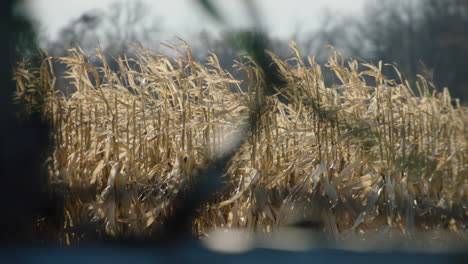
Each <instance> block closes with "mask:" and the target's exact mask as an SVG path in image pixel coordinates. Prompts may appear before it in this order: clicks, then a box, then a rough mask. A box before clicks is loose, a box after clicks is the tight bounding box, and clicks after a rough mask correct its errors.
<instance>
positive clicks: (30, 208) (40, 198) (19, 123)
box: [0, 0, 56, 243]
mask: <svg viewBox="0 0 468 264" xmlns="http://www.w3.org/2000/svg"><path fill="white" fill-rule="evenodd" d="M18 2H20V1H13V0H5V1H2V2H1V4H0V5H1V8H0V19H1V23H0V28H1V34H2V36H3V37H4V39H3V41H1V42H0V52H1V53H2V54H1V58H3V63H2V65H1V72H0V79H1V83H2V85H1V87H0V124H1V130H0V141H1V142H0V146H1V149H0V175H1V177H2V179H1V183H2V188H1V190H0V201H2V205H1V213H0V242H2V243H11V242H32V241H33V240H34V238H33V233H34V222H35V221H34V219H35V218H38V217H40V216H45V215H53V214H55V212H54V210H55V208H56V207H55V206H54V205H53V203H48V201H47V200H48V198H47V197H48V196H47V195H46V193H47V192H46V188H47V174H46V173H45V171H44V166H43V165H42V164H43V162H44V159H45V157H46V155H45V154H46V151H47V148H48V144H49V140H48V137H49V128H48V125H47V124H45V123H44V122H42V121H41V118H40V115H39V114H32V115H30V116H28V117H27V118H21V119H20V118H18V116H17V115H18V113H19V112H20V107H19V106H17V105H14V104H13V103H12V96H13V92H14V90H15V84H14V82H13V81H12V80H11V79H12V66H13V65H14V60H17V59H19V56H20V54H21V55H23V54H22V53H23V51H25V50H21V49H22V48H23V47H26V46H27V47H26V48H27V49H29V50H31V47H34V41H33V39H34V36H31V34H33V31H32V30H29V31H28V29H31V28H32V27H31V25H30V23H29V21H28V20H27V19H26V18H25V17H21V16H19V15H18V14H15V13H14V12H13V9H14V6H15V4H18ZM23 44H24V45H26V46H22V45H23ZM39 212H40V213H39ZM52 218H53V217H51V218H50V219H52Z"/></svg>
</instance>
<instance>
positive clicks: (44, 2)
mask: <svg viewBox="0 0 468 264" xmlns="http://www.w3.org/2000/svg"><path fill="white" fill-rule="evenodd" d="M115 1H116V0H26V2H27V8H28V10H30V11H31V13H32V14H33V15H34V16H35V17H36V18H37V19H38V21H39V22H40V23H41V25H42V27H43V29H44V30H46V31H47V33H48V35H49V36H52V37H56V36H57V32H58V30H59V29H60V28H62V27H63V26H65V25H66V24H67V23H68V22H69V21H70V20H72V19H76V18H78V17H79V16H80V15H81V14H83V13H84V12H86V11H88V10H91V9H95V8H108V7H109V6H110V4H111V3H113V2H115ZM117 1H124V2H125V1H133V0H117ZM142 2H144V3H147V4H148V7H149V8H150V9H151V14H152V16H154V18H155V20H157V21H160V22H161V25H162V27H164V29H165V31H164V33H166V34H175V35H178V36H181V37H183V38H186V37H190V36H191V35H193V34H196V33H198V32H200V31H201V30H202V29H207V30H208V31H217V28H218V29H219V27H217V26H216V24H215V23H214V22H213V21H212V20H211V19H210V18H209V17H207V16H206V15H205V13H203V12H202V11H201V9H200V8H199V6H198V5H197V3H196V1H195V0H142ZM214 2H217V4H218V5H219V7H220V8H221V10H222V12H223V15H225V16H226V17H227V18H228V19H229V20H230V21H236V23H235V26H238V27H242V26H244V27H245V26H249V25H250V24H251V23H250V21H249V19H248V16H246V15H245V13H246V12H245V8H244V6H243V5H242V4H243V3H244V1H243V0H217V1H216V0H215V1H214ZM253 2H254V4H255V5H256V6H257V7H258V10H259V15H260V17H261V20H262V21H263V23H264V25H263V26H264V27H266V28H267V30H268V31H269V33H270V34H271V35H273V36H277V37H281V38H286V39H287V38H290V37H291V35H292V34H293V33H295V32H307V31H310V30H313V29H314V27H317V26H318V24H319V23H320V22H321V20H320V19H321V18H322V19H323V14H324V13H325V10H328V11H329V12H331V13H332V14H333V15H334V16H335V15H336V16H342V15H346V16H359V15H360V14H361V13H362V11H363V6H364V3H365V2H366V0H254V1H253ZM194 11H195V12H194ZM237 21H241V23H238V22H237Z"/></svg>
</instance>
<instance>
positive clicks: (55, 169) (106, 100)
mask: <svg viewBox="0 0 468 264" xmlns="http://www.w3.org/2000/svg"><path fill="white" fill-rule="evenodd" d="M171 48H172V49H173V50H175V51H177V52H178V56H177V57H176V58H172V57H168V56H165V55H162V54H155V53H154V52H153V51H150V50H146V49H143V48H140V49H137V50H136V51H135V52H134V54H133V55H134V56H132V57H131V58H126V57H119V58H117V62H118V65H119V70H118V71H112V70H111V69H110V67H109V65H108V62H107V61H106V59H105V56H104V54H103V53H102V51H100V50H97V51H96V52H97V53H96V54H94V55H93V56H97V57H98V58H99V59H100V60H101V61H102V64H103V66H102V67H97V66H95V65H93V64H90V63H89V61H90V60H89V59H90V57H91V55H88V54H85V53H84V52H83V51H82V50H80V49H79V48H75V49H71V50H70V51H69V56H67V57H62V58H59V60H60V61H61V62H62V63H65V64H67V65H68V70H67V72H66V76H67V78H69V79H70V80H71V81H72V84H73V86H74V88H73V89H72V87H70V92H68V93H67V92H64V89H61V91H58V90H57V89H56V87H55V82H56V77H55V76H54V75H53V65H52V61H51V58H45V59H44V60H43V63H42V65H41V66H40V67H35V68H34V67H32V66H30V64H28V63H27V62H22V63H19V64H18V66H17V68H16V71H15V73H16V74H15V81H16V83H17V94H16V99H17V100H18V101H19V102H22V103H24V104H25V106H26V108H28V107H30V108H31V109H32V108H33V106H34V104H35V103H36V101H35V100H36V99H34V98H36V97H35V95H37V94H38V93H40V94H41V96H40V98H42V99H43V100H44V102H45V107H44V108H43V115H44V118H46V119H47V120H48V121H49V122H50V124H51V126H52V130H53V132H52V133H51V138H52V139H53V143H54V146H53V149H52V151H51V152H50V154H49V158H48V159H47V162H46V166H47V168H48V171H49V174H50V184H51V186H53V188H54V189H55V190H56V191H58V192H60V193H62V194H63V195H64V197H65V203H64V205H63V206H64V216H63V222H62V226H61V228H60V230H58V232H57V238H58V239H59V240H60V241H61V242H62V243H64V244H73V243H75V242H77V241H79V240H80V239H81V236H80V235H79V231H77V230H79V228H80V227H81V226H86V225H89V223H92V224H93V226H94V228H95V229H96V230H97V231H96V232H97V233H99V234H105V235H108V236H120V237H125V236H143V237H145V236H151V234H153V233H154V232H156V231H157V230H158V228H160V227H161V225H160V223H161V222H163V221H164V219H165V218H166V217H168V215H170V213H171V208H172V206H173V201H174V199H175V197H176V196H177V195H178V194H179V193H180V192H182V191H184V190H185V189H186V188H190V186H191V183H192V182H193V180H194V179H196V178H197V177H199V176H200V175H199V172H200V171H201V169H203V168H205V167H206V166H207V164H209V162H210V161H211V160H213V159H214V158H215V157H217V156H219V155H222V154H223V153H224V152H226V151H227V150H229V148H230V146H232V144H235V142H237V141H238V140H239V138H242V137H247V139H246V140H245V141H244V143H243V145H242V147H241V148H240V150H239V151H238V152H237V153H236V154H235V156H234V157H233V158H232V159H231V160H230V162H229V165H228V168H227V169H226V174H225V175H223V183H224V186H223V188H222V189H221V190H220V191H219V193H217V194H216V195H215V198H214V199H213V200H212V201H211V202H210V203H208V204H206V205H205V206H204V207H203V208H201V209H200V214H199V216H198V218H197V219H196V220H195V221H194V222H193V233H194V235H195V236H198V237H203V236H205V235H206V234H207V233H208V232H209V231H210V230H212V229H213V228H242V229H247V230H252V231H255V232H267V233H269V232H273V231H274V230H275V229H277V228H278V227H281V226H287V225H290V224H294V223H295V222H307V221H315V222H319V223H321V225H320V226H319V228H320V229H321V230H323V231H324V232H325V234H326V235H327V237H329V238H332V239H343V238H346V237H347V236H351V235H358V236H365V235H366V234H370V233H379V234H388V236H392V235H393V234H398V235H402V236H404V237H408V238H414V237H416V236H417V235H418V233H419V232H422V231H430V232H432V233H431V234H442V233H444V234H447V233H448V234H451V235H454V236H455V237H457V238H458V239H461V240H463V241H466V239H467V234H466V224H467V217H468V215H467V190H468V177H467V175H468V117H467V113H468V109H467V108H466V107H463V106H460V105H459V104H457V103H456V102H457V101H456V100H455V103H453V101H454V100H453V99H452V98H451V97H450V95H449V92H448V90H446V89H445V90H443V92H436V91H435V89H434V87H433V85H432V84H431V82H429V81H427V80H425V79H424V78H423V77H421V76H418V81H417V82H416V85H414V86H413V87H410V84H409V82H407V81H405V80H404V79H402V78H401V79H399V80H390V79H387V78H386V77H385V76H384V75H383V74H382V68H383V67H392V66H390V65H384V64H382V63H379V64H378V65H376V66H374V65H370V64H365V63H358V62H357V61H355V60H351V61H348V60H344V58H343V56H342V55H341V54H340V53H339V52H337V51H332V52H331V55H330V57H329V58H328V62H327V64H326V66H325V67H326V68H328V69H329V70H331V71H332V72H333V74H334V76H335V77H336V78H335V79H336V80H338V81H337V83H336V84H334V85H331V86H330V87H327V86H326V85H325V82H324V78H323V76H322V70H324V68H323V67H322V66H319V65H318V64H317V63H316V62H315V60H314V58H313V57H308V59H306V61H304V60H303V59H301V58H302V55H301V53H300V51H299V50H298V49H297V47H296V46H295V44H294V43H291V50H292V51H293V53H292V54H293V55H292V57H291V58H290V59H288V60H286V61H284V60H281V59H280V58H279V57H277V56H276V55H275V54H273V53H271V52H269V53H268V55H269V56H271V57H272V59H273V61H274V63H275V64H276V65H277V66H278V68H279V70H280V72H281V73H282V74H283V75H284V77H285V79H286V81H287V85H286V86H285V87H282V88H280V89H277V92H278V93H281V94H282V95H283V97H284V98H287V101H288V103H285V102H284V100H279V99H278V97H277V96H274V95H266V94H262V93H261V90H260V89H259V87H261V86H262V85H264V83H262V78H261V76H262V74H263V73H262V72H261V70H259V68H258V67H257V66H256V65H255V63H254V62H253V61H252V60H251V59H250V58H249V57H243V58H242V59H240V60H239V61H236V62H234V63H235V67H236V68H237V69H238V70H239V71H243V72H245V76H247V77H246V79H244V80H236V79H235V78H233V77H232V75H231V74H230V73H229V72H227V71H225V70H224V69H222V68H221V67H220V64H219V61H218V59H217V57H216V55H215V54H212V55H211V56H210V57H208V58H207V59H206V63H204V64H201V63H199V62H196V61H194V60H193V59H192V54H191V51H190V48H189V47H188V46H186V45H185V44H182V45H180V46H172V47H171ZM395 72H397V73H398V71H397V69H395ZM371 79H372V80H371ZM370 80H371V81H370ZM370 83H372V85H371V84H370ZM413 91H416V93H417V94H419V95H418V96H416V95H415V93H414V92H413ZM255 105H261V109H260V111H259V114H258V120H257V122H256V126H255V128H254V129H253V130H251V131H250V132H245V129H243V128H244V127H245V126H246V124H247V123H248V122H249V113H250V112H251V111H252V109H253V108H254V106H255ZM434 236H436V235H434Z"/></svg>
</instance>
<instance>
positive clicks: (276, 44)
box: [45, 0, 468, 103]
mask: <svg viewBox="0 0 468 264" xmlns="http://www.w3.org/2000/svg"><path fill="white" fill-rule="evenodd" d="M259 8H262V7H261V6H260V7H259ZM147 10H149V8H147V7H145V5H144V4H143V3H141V2H138V1H135V2H131V3H126V4H119V3H116V4H114V5H113V6H112V7H110V8H108V9H106V11H103V10H93V11H90V12H87V13H84V14H83V15H82V16H81V17H79V18H77V19H75V20H73V21H72V22H71V23H70V24H68V25H67V26H66V27H64V28H63V29H62V30H61V33H60V37H59V38H58V39H56V40H50V39H49V40H46V41H45V43H46V44H45V45H46V47H47V48H48V50H49V52H50V53H51V54H52V55H57V56H60V55H64V54H65V53H66V50H67V49H68V48H69V47H70V46H72V45H74V44H75V43H76V44H79V45H80V47H82V48H83V49H84V50H87V51H91V52H92V50H93V49H94V48H95V47H97V46H100V47H101V48H103V49H104V51H105V52H106V53H107V54H109V59H110V60H111V61H112V57H113V56H114V57H115V56H116V55H118V54H122V53H126V52H128V51H129V46H128V45H124V43H128V42H136V43H140V44H142V45H143V46H145V47H147V48H154V49H157V48H158V47H159V44H158V41H157V38H158V37H160V33H161V29H162V28H163V24H161V23H160V21H158V20H153V19H152V18H151V17H150V15H149V13H148V12H147ZM201 30H202V29H201ZM226 41H228V40H226V38H222V37H221V38H219V37H214V36H213V35H211V34H210V33H208V32H207V31H200V33H199V34H198V35H197V36H195V37H193V39H192V40H191V41H190V44H191V46H192V48H193V50H194V54H195V56H196V58H197V59H200V60H202V59H203V58H205V56H206V55H207V53H208V51H214V52H215V53H216V54H217V55H218V57H219V59H220V62H221V64H222V66H224V67H225V68H226V69H228V70H232V64H233V60H234V59H237V58H238V57H239V54H238V53H237V52H236V51H234V50H232V49H231V48H230V47H231V46H230V45H226V44H227V43H226ZM288 41H289V40H287V39H272V38H270V39H269V43H270V48H272V49H273V50H274V51H275V52H276V53H278V54H279V55H280V56H288V54H289V51H288ZM296 41H297V42H298V44H299V47H300V48H301V49H302V50H303V52H304V53H303V54H304V55H305V56H306V55H314V56H316V57H317V60H318V61H319V62H320V63H325V59H326V57H327V54H328V52H327V50H326V49H325V48H324V47H325V46H326V45H328V44H330V45H332V46H334V47H336V48H337V49H339V50H341V51H343V52H344V53H345V54H346V55H350V56H353V57H359V58H362V59H364V60H366V61H371V62H378V61H380V60H382V61H383V62H386V63H395V64H396V65H397V66H398V68H399V70H400V71H401V72H402V73H403V75H404V77H405V78H406V79H408V80H410V81H414V80H415V79H416V77H415V76H416V75H417V74H421V75H423V76H424V77H426V78H429V79H431V80H433V81H434V82H435V84H436V86H437V87H438V88H443V87H449V89H450V91H451V93H452V95H453V96H454V97H457V98H460V99H461V100H462V102H464V103H466V102H467V100H468V88H467V87H468V0H445V1H438V0H380V1H369V2H368V3H367V5H366V10H365V12H364V15H363V16H360V17H347V16H345V17H343V16H337V15H334V14H331V13H330V14H329V15H328V16H326V17H325V18H323V19H322V23H321V26H320V27H319V29H318V30H317V31H315V32H310V33H308V34H303V35H301V36H297V39H296ZM116 67H117V65H116ZM231 72H232V71H231ZM386 73H388V75H390V76H392V74H394V72H393V70H391V69H390V68H388V69H387V71H386ZM392 77H393V76H392ZM395 77H396V76H395Z"/></svg>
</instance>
